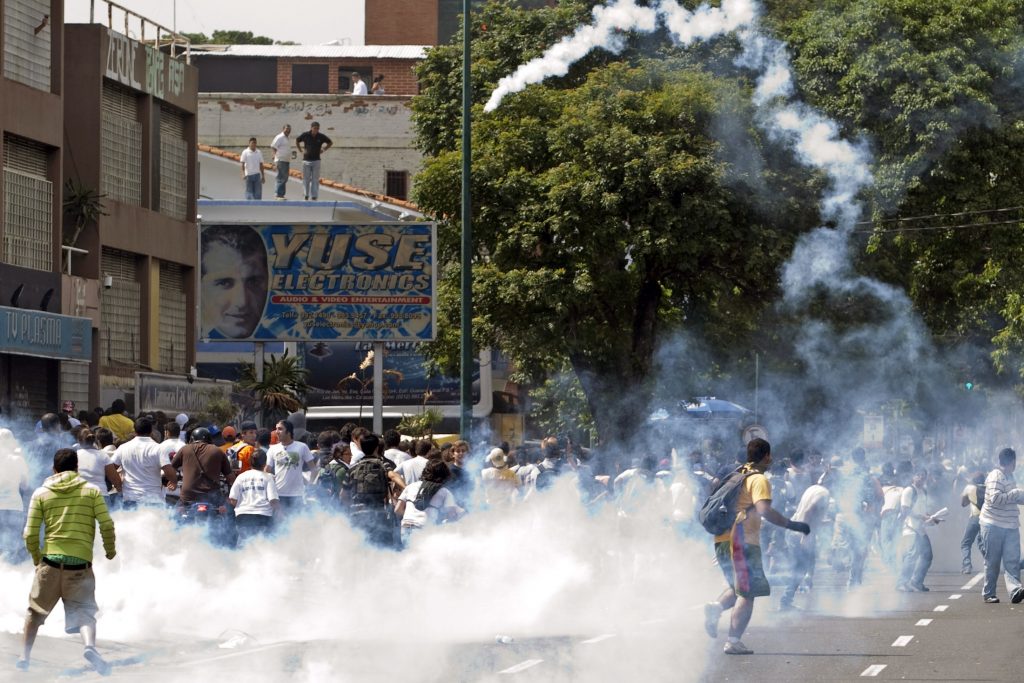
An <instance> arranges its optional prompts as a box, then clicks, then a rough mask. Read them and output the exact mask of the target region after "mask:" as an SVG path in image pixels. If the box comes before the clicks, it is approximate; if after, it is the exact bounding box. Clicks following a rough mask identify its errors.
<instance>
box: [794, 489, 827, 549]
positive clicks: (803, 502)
mask: <svg viewBox="0 0 1024 683" xmlns="http://www.w3.org/2000/svg"><path fill="white" fill-rule="evenodd" d="M828 497H829V492H828V489H827V488H825V487H824V486H822V485H821V484H813V485H812V486H808V487H807V490H806V491H804V493H803V495H802V496H800V502H799V503H797V506H796V512H794V513H793V521H794V522H806V523H807V524H808V525H809V526H810V527H811V533H809V534H808V535H807V536H808V537H813V536H814V533H815V532H816V531H817V530H818V526H819V525H820V524H821V520H822V518H823V517H824V516H825V511H826V510H827V509H828Z"/></svg>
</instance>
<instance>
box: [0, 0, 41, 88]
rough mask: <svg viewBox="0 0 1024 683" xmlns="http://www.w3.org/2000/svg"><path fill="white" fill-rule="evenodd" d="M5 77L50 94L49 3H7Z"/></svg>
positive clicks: (14, 0)
mask: <svg viewBox="0 0 1024 683" xmlns="http://www.w3.org/2000/svg"><path fill="white" fill-rule="evenodd" d="M0 4H2V5H3V9H4V17H3V28H4V38H3V41H2V42H3V46H4V54H3V60H4V76H6V77H7V78H9V79H11V80H12V81H18V82H19V83H24V84H25V85H28V86H31V87H33V88H36V89H38V90H43V91H45V92H50V37H51V35H52V33H51V30H50V23H49V21H48V20H45V19H44V17H47V16H49V14H50V0H6V1H5V2H3V3H0Z"/></svg>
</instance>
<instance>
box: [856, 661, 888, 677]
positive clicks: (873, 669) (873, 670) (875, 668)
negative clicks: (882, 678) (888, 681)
mask: <svg viewBox="0 0 1024 683" xmlns="http://www.w3.org/2000/svg"><path fill="white" fill-rule="evenodd" d="M886 666H888V665H887V664H872V665H871V666H869V667H868V668H866V669H864V673H862V674H861V676H869V677H871V676H877V675H878V674H880V673H882V669H884V668H885V667H886Z"/></svg>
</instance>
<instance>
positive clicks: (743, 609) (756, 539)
mask: <svg viewBox="0 0 1024 683" xmlns="http://www.w3.org/2000/svg"><path fill="white" fill-rule="evenodd" d="M771 464H772V447H771V445H770V444H769V443H768V442H767V441H765V440H764V439H752V440H751V441H750V443H748V444H747V462H746V464H745V465H743V467H741V468H740V471H741V472H743V473H744V474H746V478H745V479H744V480H743V484H742V485H741V487H740V493H739V497H738V498H737V499H736V522H735V523H734V524H733V527H732V529H731V530H730V531H728V532H726V533H724V534H720V535H718V536H715V555H716V556H717V557H718V566H720V567H721V568H722V573H723V574H725V580H726V582H727V583H728V584H729V587H728V588H726V589H725V592H724V593H722V595H720V596H719V598H718V600H716V601H715V602H709V603H708V604H707V605H705V606H704V628H705V629H706V630H707V632H708V635H709V636H711V637H712V638H715V637H717V636H718V618H719V617H720V616H721V615H722V612H723V611H724V610H727V609H729V608H730V607H733V608H735V609H733V611H732V618H731V619H730V622H729V640H728V641H726V643H725V648H724V649H725V654H727V655H749V654H753V652H754V651H753V650H751V649H750V648H748V647H747V646H746V645H744V644H743V643H742V641H740V638H741V637H742V636H743V632H744V631H746V630H747V624H749V623H750V617H751V615H752V614H753V613H754V598H759V597H763V596H767V595H770V594H771V587H770V586H769V585H768V577H766V576H765V575H764V567H762V566H761V518H762V517H763V518H764V519H767V520H768V521H769V522H771V523H772V524H775V525H777V526H781V527H785V528H787V529H790V530H792V531H799V532H801V533H803V534H808V533H810V531H811V528H810V526H808V525H807V524H805V523H804V522H793V521H790V520H788V519H786V518H785V517H783V516H782V515H781V514H779V512H778V511H777V510H775V509H774V508H772V488H771V484H770V483H769V482H768V478H767V477H766V476H765V475H764V473H765V472H766V471H767V470H768V468H769V467H770V466H771Z"/></svg>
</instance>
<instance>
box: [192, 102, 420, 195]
mask: <svg viewBox="0 0 1024 683" xmlns="http://www.w3.org/2000/svg"><path fill="white" fill-rule="evenodd" d="M410 99H411V98H410V97H408V96H402V95H395V96H392V95H384V96H375V97H352V96H348V95H283V94H265V95H248V94H241V93H201V94H200V95H199V109H198V111H199V142H200V143H201V144H205V145H209V146H211V147H217V148H219V149H224V150H228V151H231V152H241V151H242V150H243V149H244V148H245V146H246V145H247V144H248V141H249V137H250V136H255V137H256V139H257V144H258V145H259V147H260V149H261V150H262V151H263V158H264V159H265V160H267V161H270V160H272V159H273V152H272V150H271V149H270V142H271V140H273V138H274V136H275V135H277V133H278V132H280V130H281V127H282V126H283V125H284V124H286V123H287V124H290V125H291V127H292V145H293V148H294V140H295V138H296V137H297V136H298V135H299V134H300V133H303V132H305V131H307V130H309V124H310V123H312V122H313V121H317V122H318V123H319V124H320V132H321V133H323V134H325V135H327V137H329V138H331V140H332V142H333V143H334V146H333V147H331V149H329V150H328V151H327V152H326V153H325V154H324V155H323V159H322V162H321V170H320V175H321V176H322V177H324V178H331V179H333V180H336V181H338V182H340V183H343V184H346V185H351V186H354V187H359V188H363V189H365V190H368V191H370V192H373V193H377V194H382V195H387V196H389V197H394V198H395V199H408V197H409V195H410V192H411V190H412V179H413V176H414V175H415V174H416V173H417V172H418V171H419V169H420V165H421V163H422V156H421V155H420V153H419V152H418V151H417V150H416V149H415V147H414V144H413V143H414V132H413V126H412V110H411V109H410V107H409V102H410ZM301 166H302V160H301V157H299V158H297V159H294V160H293V161H292V164H291V167H292V169H293V170H299V169H301ZM234 192H235V194H232V195H229V196H227V197H222V198H224V199H242V198H243V197H244V194H245V193H244V191H243V188H242V185H241V183H239V184H238V186H237V188H236V189H235V191H234ZM300 198H301V195H300Z"/></svg>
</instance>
